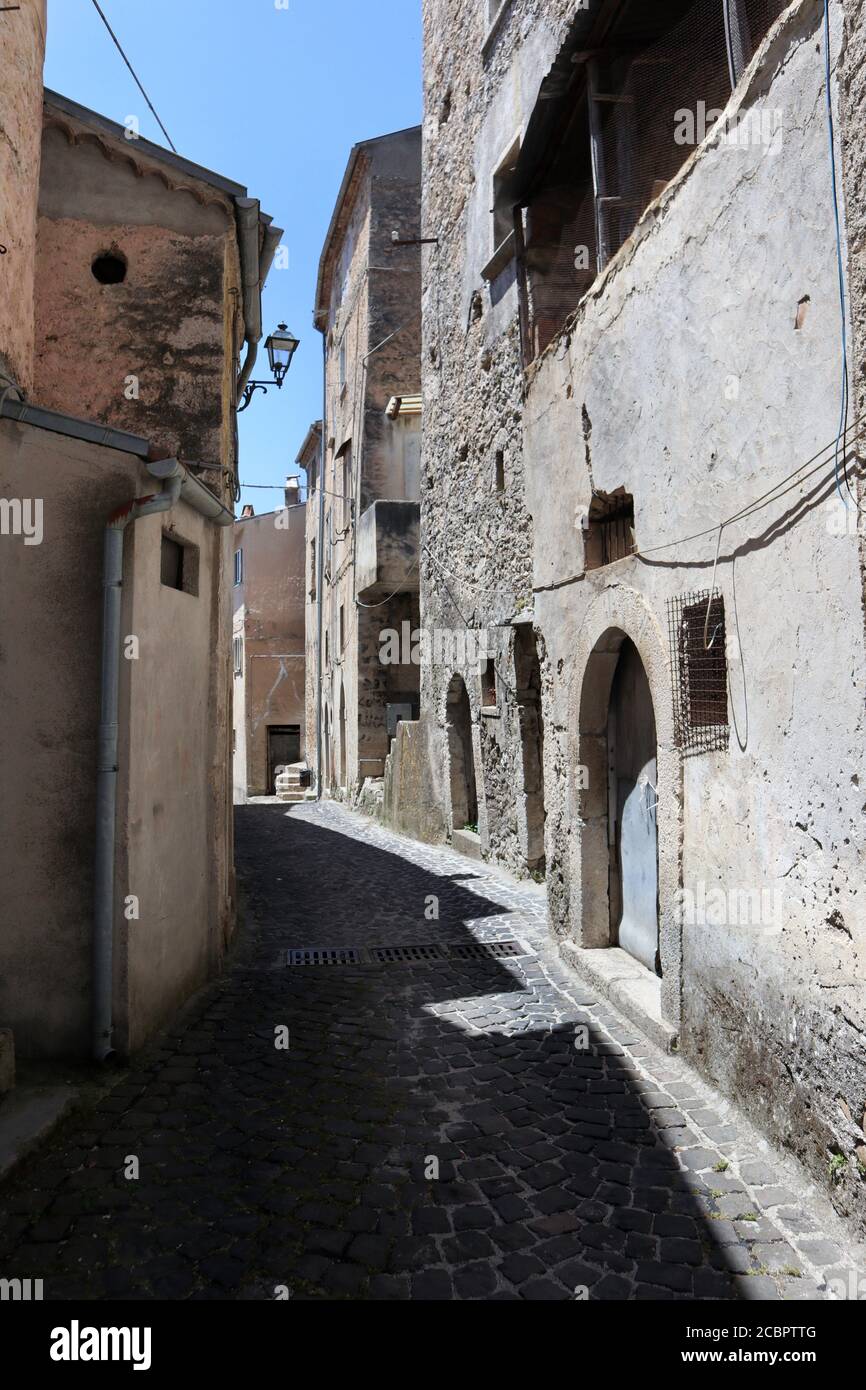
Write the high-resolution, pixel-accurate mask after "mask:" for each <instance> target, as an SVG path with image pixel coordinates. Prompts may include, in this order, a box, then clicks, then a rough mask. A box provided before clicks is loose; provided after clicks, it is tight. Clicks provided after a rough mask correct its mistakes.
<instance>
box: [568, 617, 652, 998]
mask: <svg viewBox="0 0 866 1390" xmlns="http://www.w3.org/2000/svg"><path fill="white" fill-rule="evenodd" d="M580 764H581V788H582V790H581V795H580V821H581V834H580V875H581V901H582V914H581V915H582V944H583V945H584V946H620V947H622V949H623V950H625V951H628V952H629V954H630V955H632V956H634V957H635V959H637V960H639V961H641V963H642V964H644V965H645V966H647V968H648V969H650V970H652V971H654V972H655V973H656V974H661V966H660V952H659V871H658V828H657V822H658V813H657V801H658V793H657V790H656V788H657V786H658V776H657V734H656V720H655V711H654V709H653V701H652V694H651V692H650V685H649V681H648V679H647V674H646V671H645V670H644V666H643V662H642V661H641V658H640V654H639V653H638V650H637V648H636V646H635V645H634V643H633V642H632V641H631V640H630V639H629V638H628V637H627V636H626V635H625V633H624V632H622V631H621V630H620V629H617V628H609V629H608V630H607V631H606V632H605V633H604V634H603V635H602V637H600V638H599V640H598V641H597V642H596V644H595V646H594V648H593V650H592V653H591V655H590V657H589V660H588V662H587V665H586V670H585V673H584V678H583V685H582V691H581V699H580Z"/></svg>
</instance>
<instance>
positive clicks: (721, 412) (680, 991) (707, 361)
mask: <svg viewBox="0 0 866 1390" xmlns="http://www.w3.org/2000/svg"><path fill="white" fill-rule="evenodd" d="M839 17H840V16H839V10H838V7H836V10H835V12H834V33H833V38H834V53H837V52H838V48H839V39H840V26H839V22H838V21H839ZM820 19H821V7H820V6H818V5H816V4H810V3H806V4H804V5H802V6H800V7H794V10H793V11H792V12H791V13H789V18H788V21H787V23H785V24H783V26H782V28H781V30H780V32H779V33H778V34H777V36H776V37H775V38H772V37H771V41H770V43H769V45H768V47H767V49H766V50H765V53H764V55H763V58H762V59H761V58H759V60H758V66H757V69H756V71H755V72H754V74H753V77H752V80H751V82H750V83H749V84H748V87H747V90H746V92H745V93H741V99H742V100H743V101H745V102H747V103H749V104H751V103H752V102H755V103H757V104H758V105H759V106H760V105H761V104H763V103H765V104H766V105H767V107H768V108H770V109H773V110H775V109H778V110H781V111H782V112H783V113H784V120H783V125H782V129H781V132H780V135H779V138H778V139H774V140H773V141H772V142H771V143H770V144H752V145H750V146H747V147H743V146H740V147H737V148H731V147H726V146H723V145H717V146H716V147H715V148H713V147H712V146H708V147H706V148H704V149H702V150H701V151H700V152H699V153H698V155H697V157H696V158H695V159H694V160H693V162H692V163H691V164H690V165H689V166H687V167H686V168H685V169H684V171H683V173H682V174H681V176H680V178H679V179H678V180H677V181H676V182H675V184H674V185H673V186H672V187H670V188H669V189H668V191H667V192H666V193H665V194H664V195H663V197H662V199H661V201H660V204H659V206H658V208H657V210H656V212H655V213H654V214H653V213H651V214H650V215H649V216H648V218H646V219H645V220H644V222H643V223H642V225H641V226H640V228H639V229H638V233H637V234H636V237H635V243H636V244H635V245H632V246H627V247H626V248H624V251H623V252H622V253H621V254H620V256H619V258H617V260H616V261H615V262H614V263H613V265H612V266H611V267H610V268H609V270H608V273H607V275H606V276H605V277H604V279H603V280H602V281H601V282H597V284H596V286H595V288H594V290H593V291H592V292H591V293H590V295H589V296H588V297H587V299H586V300H585V301H584V303H583V305H582V306H581V309H580V310H579V312H578V314H577V315H576V316H575V318H574V320H573V321H572V323H571V325H570V326H569V329H568V331H567V333H566V334H564V335H563V336H562V338H561V339H560V340H557V341H555V342H554V344H553V345H552V346H551V349H550V351H549V352H548V354H547V355H546V357H545V358H544V359H543V360H542V361H541V363H540V364H539V366H538V368H537V370H536V371H535V372H534V374H533V376H532V379H531V382H530V386H529V391H528V398H527V407H526V417H525V454H526V466H527V496H528V502H529V506H530V509H531V511H532V513H533V517H534V522H535V536H536V546H535V552H534V556H535V562H534V581H535V587H536V619H537V621H538V623H539V625H540V626H541V627H542V629H543V631H544V634H545V640H546V642H547V645H548V650H549V653H550V658H551V661H552V663H554V664H555V666H556V669H557V670H558V671H560V670H561V672H562V679H561V680H558V681H556V682H554V683H553V685H552V687H551V691H550V696H549V705H548V711H549V713H548V724H549V725H550V726H551V727H552V728H553V729H555V730H556V740H557V741H559V742H561V754H560V756H561V758H562V761H563V762H564V763H565V765H566V766H568V767H570V768H572V769H573V768H575V767H577V766H578V765H579V763H580V741H579V727H578V725H579V703H580V695H581V691H582V683H583V679H584V673H585V671H586V665H585V658H586V656H587V655H588V649H589V648H590V647H591V644H592V643H593V642H594V641H595V640H596V639H597V638H598V637H599V636H601V634H602V632H603V631H604V630H605V628H606V627H607V626H609V625H613V626H623V627H624V628H625V631H626V633H627V635H629V636H632V635H634V628H633V624H634V621H635V620H634V619H632V622H631V623H628V622H627V621H626V620H625V619H622V620H621V621H620V622H619V623H617V622H616V617H615V615H616V614H617V613H621V614H622V613H625V614H627V613H628V609H629V607H632V608H635V607H636V606H637V605H639V606H640V607H641V608H642V610H643V611H644V612H645V613H646V624H647V626H648V627H649V628H651V629H652V631H653V632H654V634H655V635H654V638H653V639H651V640H650V641H649V642H647V643H644V644H643V645H644V646H647V647H648V648H649V650H648V651H647V654H646V656H645V665H646V667H647V670H648V673H651V672H652V671H653V669H658V667H659V665H660V663H662V662H663V661H664V658H665V657H666V655H667V645H668V644H667V641H666V628H667V617H666V602H667V600H668V599H670V598H671V597H673V596H674V595H676V594H678V593H682V592H687V591H690V590H695V589H699V588H701V587H707V586H708V585H709V582H710V579H711V575H712V567H713V558H714V553H715V540H716V537H715V536H714V535H712V534H710V535H709V536H706V537H704V538H703V540H700V541H696V542H692V543H690V544H688V545H685V546H676V547H674V548H672V549H669V550H664V551H661V552H658V553H654V554H648V555H647V556H646V558H633V559H626V560H622V561H620V562H618V563H617V564H616V565H614V566H611V567H609V568H607V569H604V570H602V571H596V572H593V573H591V574H587V575H586V577H585V578H583V579H581V571H582V567H583V561H582V543H581V532H580V529H579V524H576V522H578V523H579V517H580V514H581V509H582V508H583V509H585V508H586V507H587V506H588V505H589V502H590V500H591V489H592V488H593V487H594V488H595V489H598V490H601V491H603V492H612V491H613V490H614V489H615V488H617V487H619V486H621V485H623V484H625V486H626V487H627V489H628V491H629V492H630V493H632V494H633V495H634V498H635V532H636V540H637V544H638V546H639V547H645V548H646V549H647V550H648V551H650V550H652V548H653V547H655V546H659V545H662V544H664V543H665V542H667V541H668V540H676V539H677V538H678V537H682V536H688V535H690V534H693V533H694V532H697V531H702V530H705V529H711V528H712V527H713V526H714V525H715V524H717V523H718V521H719V520H720V519H723V518H725V517H727V516H731V515H732V514H734V513H736V512H737V511H738V510H739V509H740V508H741V507H742V506H743V505H744V503H745V502H747V501H748V500H750V499H752V498H757V497H760V496H761V495H762V494H764V493H765V492H766V490H767V488H768V486H770V484H771V483H772V482H775V481H776V480H777V479H780V478H783V477H785V476H787V475H788V474H789V473H790V471H791V469H792V468H793V467H795V466H796V465H797V464H798V463H805V462H806V461H807V460H808V459H809V458H810V457H812V456H813V455H814V454H816V453H817V452H818V451H819V450H820V449H821V448H822V447H823V446H825V445H827V444H828V442H829V441H831V440H833V438H834V437H835V432H836V429H837V422H838V406H839V366H840V347H839V301H838V289H837V272H836V255H835V237H834V232H833V212H832V200H831V189H830V183H829V176H828V166H827V158H826V141H827V128H826V113H825V111H824V109H823V107H822V85H823V70H822V66H821V60H820V55H819V54H818V53H817V52H816V38H820V30H819V27H818V26H819V23H820ZM684 247H686V248H687V250H688V254H683V248H684ZM806 299H808V302H809V310H808V314H807V316H806V318H805V320H804V321H803V322H802V326H801V327H799V328H797V327H795V323H796V320H797V307H798V305H799V304H800V303H801V302H803V301H805V300H806ZM672 383H676V384H677V386H678V387H679V389H676V388H675V389H671V384H672ZM590 425H591V437H590ZM563 441H567V444H566V447H563ZM636 443H637V444H638V450H637V451H636V450H635V444H636ZM551 494H553V495H555V496H556V498H557V503H558V505H557V507H556V508H555V509H553V508H551V507H550V505H549V498H550V496H551ZM833 497H834V486H833V470H832V466H830V467H825V468H824V469H823V470H822V471H821V472H819V473H818V474H816V475H815V476H814V477H812V479H811V481H810V483H809V484H808V485H806V486H803V487H802V488H800V489H798V490H797V491H795V493H794V494H793V495H791V494H789V495H788V497H787V498H785V499H784V500H783V501H782V502H780V503H779V504H778V505H773V506H770V507H769V508H767V509H766V510H765V511H763V512H761V513H760V514H759V515H758V516H757V517H756V518H754V519H752V520H750V521H749V522H747V523H744V524H742V525H740V526H736V527H733V528H732V529H731V530H730V531H728V532H726V533H725V536H724V538H723V544H722V548H721V564H720V567H719V571H718V574H717V583H718V584H719V586H720V588H721V590H722V593H723V595H724V597H725V603H726V609H727V615H728V625H729V626H728V631H729V641H728V654H729V671H730V717H731V721H732V731H731V746H730V749H729V751H728V752H727V753H711V754H704V755H702V756H699V757H693V758H689V759H686V761H685V763H684V766H683V770H682V778H683V781H682V800H681V803H680V805H679V806H678V803H679V802H680V798H679V774H678V767H677V760H676V759H675V758H674V757H672V756H671V755H670V751H671V750H670V739H668V740H667V745H668V746H667V747H665V746H664V744H665V740H664V739H663V738H662V737H661V729H662V728H663V727H664V725H665V724H668V725H669V719H670V705H671V696H670V693H669V690H666V689H665V684H666V683H665V681H664V680H663V679H660V680H658V681H655V682H653V681H652V680H651V685H652V686H653V693H654V696H655V697H656V699H655V703H656V713H657V721H658V723H659V725H660V750H659V783H658V787H659V840H660V854H659V860H660V870H661V873H662V882H661V892H660V899H661V911H662V945H663V957H664V945H665V940H666V939H667V941H668V945H669V953H668V966H669V969H668V971H667V973H666V978H665V982H664V986H663V999H665V1002H666V1011H667V1013H668V1016H669V1017H671V1018H672V1020H673V1021H674V1022H680V1026H681V1040H682V1046H683V1049H684V1050H685V1051H686V1052H687V1053H688V1054H689V1055H690V1056H691V1057H692V1058H693V1059H694V1060H696V1061H697V1062H698V1063H699V1065H701V1067H702V1068H703V1069H704V1070H705V1071H706V1072H707V1073H708V1074H709V1075H710V1077H711V1078H712V1079H713V1081H715V1082H716V1083H718V1084H720V1085H721V1086H722V1088H723V1089H724V1090H726V1091H727V1092H728V1093H729V1094H732V1095H734V1096H736V1098H737V1099H738V1100H739V1101H740V1102H741V1103H742V1104H744V1105H745V1106H746V1108H747V1109H749V1110H750V1111H751V1113H752V1114H753V1116H754V1117H755V1118H756V1119H757V1120H759V1121H760V1122H761V1123H763V1124H764V1125H765V1126H767V1127H768V1128H770V1129H771V1130H772V1131H773V1132H774V1133H775V1134H776V1135H777V1136H779V1137H781V1138H782V1139H783V1140H784V1141H785V1142H786V1143H787V1144H789V1145H790V1146H791V1148H792V1149H794V1151H795V1152H797V1153H798V1154H799V1155H800V1156H801V1157H802V1158H803V1159H805V1160H806V1161H807V1163H808V1164H809V1166H810V1167H811V1168H812V1170H813V1171H814V1172H815V1173H816V1174H819V1175H821V1176H823V1177H824V1178H826V1175H827V1167H828V1164H829V1161H830V1154H831V1151H833V1150H835V1149H836V1148H837V1147H839V1148H840V1149H841V1150H842V1151H843V1152H848V1153H850V1152H851V1147H852V1140H851V1137H850V1135H847V1136H846V1118H845V1114H844V1111H842V1110H841V1109H840V1101H844V1102H845V1104H846V1105H847V1106H848V1108H849V1110H850V1112H851V1114H852V1115H855V1116H856V1117H857V1120H858V1123H859V1122H860V1121H861V1120H862V1118H863V1112H864V1104H866V1063H864V1053H863V1039H864V1032H866V992H864V975H866V962H864V949H866V918H864V913H863V906H862V903H861V901H860V899H861V896H862V895H861V892H860V889H861V885H862V879H863V867H864V866H863V856H862V848H861V845H862V814H863V810H862V803H863V797H862V788H861V787H860V767H861V763H862V747H863V720H864V706H863V693H864V688H866V665H864V649H863V628H862V613H861V577H860V562H859V547H858V538H857V537H856V536H853V535H848V536H840V535H838V534H835V533H834V526H833V520H832V517H833V513H832V511H831V508H832V507H833ZM599 611H600V612H601V616H598V615H599ZM737 635H738V637H739V642H737V640H736V639H737ZM635 640H638V639H637V638H635ZM660 700H661V701H662V702H663V703H662V704H661V708H659V701H660ZM551 744H552V740H549V746H550V745H551ZM551 752H552V748H551ZM663 753H664V758H663V756H662V754H663ZM568 785H569V783H568V779H566V781H565V783H563V782H562V781H561V780H560V779H556V778H551V779H549V807H550V813H551V819H550V821H549V836H550V840H551V852H550V855H549V858H551V859H552V860H554V861H555V862H556V863H557V864H559V865H561V869H562V874H563V878H564V880H565V881H564V884H563V892H562V894H561V896H558V895H554V898H553V906H554V908H555V910H556V914H557V924H558V927H559V929H561V930H567V931H568V932H569V933H570V934H571V935H572V937H573V938H574V939H576V940H580V939H581V931H582V914H581V895H582V894H581V887H580V862H579V861H580V853H581V847H580V841H581V831H580V821H579V819H578V816H577V815H576V814H575V812H576V811H577V809H578V803H577V799H576V798H572V799H569V798H568V794H567V793H568ZM678 822H679V824H678ZM585 833H586V832H584V834H585ZM678 840H679V841H680V854H681V860H680V866H679V881H680V883H681V884H682V886H683V887H684V888H685V889H686V890H688V891H689V892H691V893H692V894H698V893H699V892H700V885H704V887H705V889H706V891H715V890H718V889H720V890H721V891H722V892H723V893H724V894H725V895H728V896H730V895H732V894H733V895H741V894H754V893H762V892H763V893H766V894H769V895H770V897H771V899H772V901H773V905H774V908H773V913H772V915H771V917H770V920H767V921H760V922H752V921H751V920H746V921H743V920H732V921H728V922H726V923H724V924H722V925H720V924H715V925H712V924H710V925H701V924H700V923H694V924H690V923H688V922H687V923H686V925H685V926H684V927H683V928H682V931H681V933H680V932H679V931H678V928H677V923H676V920H675V916H674V914H673V912H672V908H673V906H674V903H673V902H672V890H673V889H674V888H675V880H674V878H673V871H674V868H675V864H674V862H673V859H672V850H673V849H674V847H675V846H676V845H677V843H678ZM583 891H584V892H585V887H584V890H583ZM738 900H739V898H738ZM734 915H735V916H736V914H734ZM678 936H679V937H681V942H680V944H678V942H677V937H678ZM678 950H680V951H681V953H682V966H681V970H682V973H681V976H680V972H679V970H678V968H677V961H676V955H677V952H678ZM678 976H680V977H679V978H677V977H678ZM854 1171H856V1165H855V1166H854ZM853 1181H854V1184H855V1186H856V1185H857V1182H858V1180H857V1179H854V1180H853ZM843 1200H844V1199H843ZM850 1200H851V1201H852V1204H853V1201H854V1197H853V1195H852V1196H851V1198H850Z"/></svg>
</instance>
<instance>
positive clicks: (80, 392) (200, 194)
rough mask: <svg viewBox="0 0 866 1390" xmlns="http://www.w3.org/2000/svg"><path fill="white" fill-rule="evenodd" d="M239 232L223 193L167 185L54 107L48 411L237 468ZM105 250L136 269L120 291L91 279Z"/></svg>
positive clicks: (49, 148)
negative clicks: (233, 415)
mask: <svg viewBox="0 0 866 1390" xmlns="http://www.w3.org/2000/svg"><path fill="white" fill-rule="evenodd" d="M235 235H236V234H235V223H234V214H233V210H232V207H231V204H230V201H229V200H228V199H227V198H226V197H225V196H224V195H222V194H220V193H218V192H217V191H216V190H213V189H209V188H207V187H206V185H204V184H201V185H199V184H197V183H195V181H193V180H187V181H186V185H185V186H180V184H178V186H173V185H172V184H171V183H170V182H169V183H168V184H167V182H166V176H165V175H164V174H163V173H160V171H159V170H157V169H156V168H155V167H154V166H152V165H150V164H148V163H147V162H145V163H144V164H136V162H135V160H134V158H133V157H132V155H131V154H130V152H129V150H126V151H119V150H117V149H115V148H114V145H113V144H112V143H111V142H109V141H107V140H106V139H102V140H96V139H95V138H92V137H90V136H89V135H88V134H86V133H82V132H81V131H80V130H78V129H77V128H75V126H74V125H70V124H69V123H64V124H63V125H60V124H58V123H56V122H55V121H54V120H53V119H52V117H51V115H50V108H49V113H48V116H47V119H46V126H45V131H44V136H43V147H42V178H41V192H40V204H39V233H38V265H37V294H36V339H37V345H36V367H35V388H36V394H37V398H38V399H39V401H40V402H41V403H42V404H43V405H47V406H50V407H51V408H52V409H55V410H61V411H65V412H67V413H69V414H72V415H78V416H84V417H86V418H88V419H94V420H104V421H110V422H111V423H112V424H114V425H115V426H117V427H120V428H124V429H128V430H131V431H133V432H135V433H138V434H143V435H145V436H147V437H148V438H151V439H152V440H153V442H154V445H155V447H157V448H159V449H160V450H161V451H162V452H164V453H165V454H167V455H177V456H178V457H182V458H184V459H187V460H191V461H195V462H204V463H208V464H215V465H216V464H220V463H221V462H225V461H227V460H229V459H230V458H231V457H232V453H233V442H232V438H231V420H230V418H229V412H228V405H229V402H230V398H231V392H232V371H231V367H232V359H233V357H234V347H233V338H234V319H235V317H236V314H237V302H236V301H237V298H238V296H237V295H236V294H235V295H233V294H231V293H230V290H231V289H232V288H234V289H235V290H237V287H238V283H239V281H238V275H237V252H236V245H235ZM107 253H108V254H112V255H119V256H120V257H122V258H123V259H124V260H125V261H126V277H125V279H124V280H123V281H122V283H119V284H101V283H100V282H99V281H98V280H97V279H96V278H95V277H94V275H93V271H92V268H91V267H92V265H93V262H94V260H95V259H96V257H98V256H100V255H105V254H107ZM61 325H62V330H61V327H60V326H61ZM70 340H73V341H75V342H76V344H77V346H78V351H77V352H75V353H70V352H69V342H70ZM227 347H228V351H227Z"/></svg>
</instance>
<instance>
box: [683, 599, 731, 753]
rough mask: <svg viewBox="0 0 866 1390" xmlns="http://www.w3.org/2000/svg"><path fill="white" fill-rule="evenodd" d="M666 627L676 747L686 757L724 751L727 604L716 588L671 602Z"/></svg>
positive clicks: (726, 702) (727, 737)
mask: <svg viewBox="0 0 866 1390" xmlns="http://www.w3.org/2000/svg"><path fill="white" fill-rule="evenodd" d="M708 606H709V621H708V620H707V608H708ZM668 626H669V630H670V643H671V677H672V685H673V692H674V726H675V731H676V739H677V743H678V744H679V747H680V748H681V749H682V750H683V752H684V753H687V754H688V753H711V752H713V751H715V750H725V749H727V747H728V739H729V729H728V663H727V657H726V645H725V644H726V632H725V602H724V599H723V598H722V596H721V594H720V593H719V591H718V589H714V590H713V592H712V595H711V594H710V591H709V589H705V590H703V591H697V592H694V593H690V594H680V595H679V596H678V597H677V598H673V599H670V600H669V601H668ZM705 632H706V640H705V638H704V633H705Z"/></svg>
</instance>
